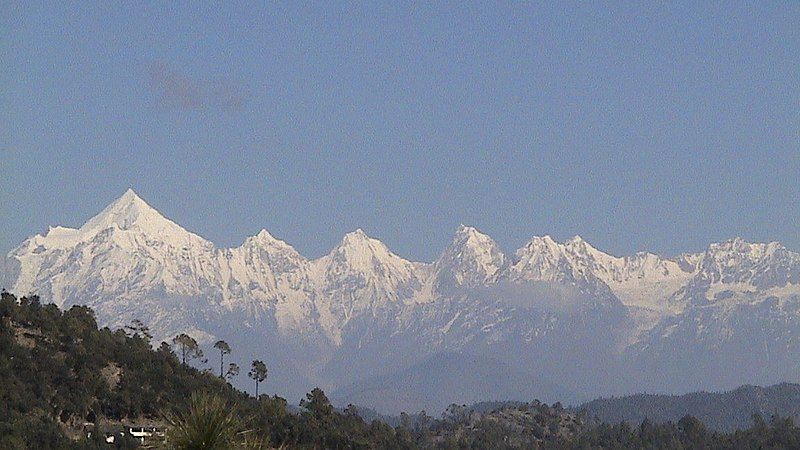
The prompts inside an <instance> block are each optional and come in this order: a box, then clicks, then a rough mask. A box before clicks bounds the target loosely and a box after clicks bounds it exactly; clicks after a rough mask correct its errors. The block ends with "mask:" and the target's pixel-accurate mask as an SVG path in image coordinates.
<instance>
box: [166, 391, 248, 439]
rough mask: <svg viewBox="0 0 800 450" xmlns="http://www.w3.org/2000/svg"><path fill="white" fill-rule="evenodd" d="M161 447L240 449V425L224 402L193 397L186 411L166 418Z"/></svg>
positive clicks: (210, 396) (197, 394)
mask: <svg viewBox="0 0 800 450" xmlns="http://www.w3.org/2000/svg"><path fill="white" fill-rule="evenodd" d="M166 420H167V423H168V428H167V432H166V436H165V440H164V447H165V448H168V449H174V450H228V449H232V448H241V447H242V442H243V440H244V439H242V435H241V432H242V430H241V426H242V425H241V422H240V421H239V418H238V417H237V416H236V413H235V411H234V410H233V408H230V407H229V406H228V405H226V404H225V401H224V400H223V399H222V398H220V397H218V396H216V395H210V394H206V393H195V394H192V396H191V398H190V399H189V407H188V409H186V411H183V412H178V413H174V414H170V415H168V416H167V417H166Z"/></svg>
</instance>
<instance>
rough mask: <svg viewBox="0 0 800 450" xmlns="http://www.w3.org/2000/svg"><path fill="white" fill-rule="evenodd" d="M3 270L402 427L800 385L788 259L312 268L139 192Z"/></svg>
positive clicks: (468, 248) (340, 257) (457, 257)
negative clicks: (227, 242)
mask: <svg viewBox="0 0 800 450" xmlns="http://www.w3.org/2000/svg"><path fill="white" fill-rule="evenodd" d="M3 266H4V270H3V273H2V274H0V281H3V283H4V284H3V287H5V288H6V289H7V290H9V291H10V292H13V293H16V294H18V295H25V294H38V295H39V296H40V297H41V298H42V299H43V300H45V301H51V302H54V303H56V304H57V305H59V306H60V307H62V308H68V307H70V306H71V305H75V304H85V305H89V306H91V307H92V308H93V309H94V310H95V311H96V313H97V316H98V322H99V323H100V324H101V325H106V326H110V327H121V326H124V325H126V324H128V323H130V321H132V320H134V319H139V320H142V321H143V322H144V323H145V324H147V325H148V326H149V327H150V328H151V330H152V332H153V334H154V337H155V340H156V342H160V341H161V340H168V339H170V338H171V337H172V336H174V335H175V334H177V333H180V332H187V333H189V334H191V335H193V336H194V337H195V338H197V339H198V340H199V341H200V342H201V343H204V344H206V345H208V344H209V343H213V341H214V340H216V339H226V340H227V341H229V342H231V343H232V345H233V346H234V349H235V352H236V353H235V355H237V356H238V357H239V359H240V360H241V361H243V362H244V361H246V360H248V359H249V358H253V357H259V358H261V359H265V360H267V361H271V365H272V369H271V373H272V374H273V375H271V376H272V377H273V383H274V384H273V388H274V390H276V391H278V392H280V393H283V394H285V395H288V396H295V397H296V396H299V395H300V394H301V393H302V392H304V391H307V390H309V389H310V386H311V385H312V384H314V385H321V386H322V387H324V388H325V389H328V390H333V391H334V392H335V395H334V396H335V397H336V398H339V399H340V400H342V401H352V402H354V403H359V404H364V405H367V406H375V407H377V408H378V409H381V410H383V411H387V412H396V411H399V410H401V409H407V410H409V409H410V410H415V409H420V408H428V409H436V408H440V407H442V406H444V405H446V404H447V403H449V402H450V401H454V402H467V401H473V400H491V399H512V398H513V399H528V398H529V397H533V396H535V397H540V398H544V399H556V398H555V397H559V398H558V399H559V400H562V401H563V400H567V401H569V400H580V399H582V398H586V397H589V396H596V395H608V394H619V393H626V392H634V391H640V390H650V391H665V392H678V391H688V390H694V389H721V388H728V387H732V386H735V385H739V384H743V383H768V382H777V381H795V380H797V379H798V376H797V375H796V374H798V373H800V372H798V369H800V343H799V342H798V337H800V254H798V253H795V252H792V251H790V250H787V249H786V248H785V247H783V246H781V245H780V244H779V243H776V242H772V243H768V244H753V243H747V242H744V241H743V240H742V239H738V238H736V239H732V240H729V241H726V242H723V243H715V244H711V245H710V246H709V247H708V249H707V250H706V251H705V252H703V253H693V254H683V255H680V256H678V257H675V258H667V257H662V256H659V255H655V254H652V253H637V254H635V255H632V256H626V257H616V256H612V255H609V254H606V253H604V252H602V251H600V250H597V249H596V248H594V247H593V246H592V245H590V244H589V243H588V242H586V241H584V240H583V239H582V238H580V237H579V236H576V237H574V238H572V239H570V240H568V241H566V242H556V241H555V240H553V239H552V238H550V237H549V236H543V237H533V238H532V239H531V240H530V241H529V242H528V243H526V244H525V245H524V246H523V247H522V248H520V249H519V250H517V251H516V252H515V253H514V255H513V256H508V255H505V254H504V253H503V252H502V251H501V249H500V248H499V246H498V245H497V244H496V243H495V242H494V241H493V240H492V239H491V238H490V237H489V236H487V235H485V234H483V233H481V232H479V231H478V230H476V229H474V228H471V227H466V226H461V227H459V229H458V230H457V231H456V233H455V235H454V237H453V240H452V242H451V244H450V245H449V246H448V247H447V248H446V249H444V251H443V252H442V253H441V256H440V257H439V258H438V259H437V260H436V261H434V262H432V263H422V262H412V261H407V260H405V259H403V258H402V257H400V256H398V255H396V254H394V253H392V251H391V250H390V249H388V248H387V247H386V245H384V244H383V243H381V242H380V241H378V240H376V239H373V238H370V237H369V236H367V235H366V234H365V233H364V232H363V231H362V230H356V231H354V232H352V233H348V234H347V235H345V236H344V238H343V239H342V241H341V242H340V243H339V245H337V246H336V247H335V248H334V249H333V250H331V252H330V253H329V254H327V255H325V256H323V257H321V258H318V259H313V260H310V259H307V258H305V257H304V256H302V255H301V254H299V253H298V252H297V251H296V250H295V249H294V248H292V247H291V246H290V245H289V244H287V243H286V242H283V241H281V240H279V239H277V238H275V237H273V236H272V235H270V233H269V232H267V231H266V230H262V231H261V232H259V233H258V234H257V235H255V236H253V237H250V238H247V239H246V240H245V242H244V243H243V244H242V245H241V246H239V247H236V248H218V247H216V246H215V245H214V244H213V243H211V242H209V241H207V240H205V239H203V238H202V237H200V236H198V235H196V234H193V233H191V232H189V231H186V230H185V229H183V228H181V227H180V226H179V225H177V224H175V223H174V222H172V221H170V220H169V219H167V218H165V217H164V216H163V215H161V214H160V213H159V212H158V211H156V210H155V209H153V208H152V207H150V206H149V205H148V204H147V203H146V202H145V201H144V200H142V199H141V198H139V196H137V195H136V193H134V192H133V191H132V190H128V191H127V192H125V194H124V195H123V196H122V197H120V198H119V199H118V200H116V201H114V202H113V203H112V204H110V205H109V206H108V207H107V208H106V209H104V210H103V211H102V212H101V213H99V214H98V215H97V216H95V217H93V218H91V219H90V220H89V221H88V222H86V223H85V224H84V225H83V226H81V227H80V228H77V229H73V228H65V227H54V228H50V229H49V231H48V232H47V233H45V234H44V235H36V236H33V237H31V238H29V239H27V240H26V241H25V242H23V243H22V244H21V245H20V246H19V247H17V248H16V249H14V250H12V251H11V252H10V253H9V254H8V256H7V258H6V260H5V261H4V264H3ZM454 355H455V356H454ZM466 361H468V362H469V364H466V363H464V362H466ZM453 385H455V386H456V388H455V390H454V389H453V387H452V386H453ZM444 387H447V389H443V388H444ZM438 392H446V393H447V395H449V396H454V397H456V398H448V399H445V398H439V397H437V395H436V394H437V393H438ZM564 397H567V398H564Z"/></svg>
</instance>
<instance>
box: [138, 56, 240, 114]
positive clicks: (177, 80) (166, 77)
mask: <svg viewBox="0 0 800 450" xmlns="http://www.w3.org/2000/svg"><path fill="white" fill-rule="evenodd" d="M149 72H150V80H149V81H150V89H152V91H153V93H154V94H155V95H156V96H157V97H158V100H159V101H160V102H161V103H162V104H163V105H164V106H166V107H168V108H172V109H182V110H203V109H217V110H226V111H237V110H240V109H242V108H243V107H244V105H245V103H247V100H248V98H249V97H250V93H249V91H248V89H247V88H246V86H244V84H242V83H236V82H234V81H231V80H229V79H224V78H220V79H214V80H210V79H204V78H199V77H193V76H191V75H188V74H185V73H182V72H181V71H179V70H177V69H176V68H174V67H173V66H172V65H170V64H169V63H167V62H164V61H156V62H154V63H152V64H150V71H149Z"/></svg>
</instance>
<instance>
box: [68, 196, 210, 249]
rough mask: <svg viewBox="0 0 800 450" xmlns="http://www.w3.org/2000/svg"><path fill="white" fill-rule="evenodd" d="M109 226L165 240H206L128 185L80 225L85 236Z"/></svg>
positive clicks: (81, 234)
mask: <svg viewBox="0 0 800 450" xmlns="http://www.w3.org/2000/svg"><path fill="white" fill-rule="evenodd" d="M109 228H118V229H120V230H135V231H138V232H140V233H142V234H144V235H147V236H150V237H152V238H154V239H158V240H160V241H163V242H169V243H173V244H175V245H184V244H186V243H187V242H188V241H198V240H199V241H204V240H203V239H202V238H200V237H199V236H197V235H195V234H192V233H190V232H188V231H186V230H185V229H183V228H182V227H181V226H179V225H178V224H176V223H175V222H173V221H171V220H169V219H167V218H166V217H164V216H163V215H162V214H161V213H160V212H158V211H156V209H155V208H153V207H152V206H150V205H148V204H147V202H145V201H144V200H142V198H141V197H139V196H138V195H137V194H136V192H134V191H133V189H128V190H127V191H125V193H124V194H122V196H121V197H120V198H118V199H117V200H115V201H113V202H112V203H111V204H110V205H108V206H107V207H106V208H105V209H104V210H103V211H101V212H100V213H99V214H97V215H96V216H94V217H92V218H91V219H89V221H88V222H86V223H85V224H84V225H83V226H82V227H81V228H80V229H79V232H80V238H81V239H82V240H85V239H87V238H91V237H92V236H94V235H96V234H97V233H99V232H101V231H104V230H107V229H109Z"/></svg>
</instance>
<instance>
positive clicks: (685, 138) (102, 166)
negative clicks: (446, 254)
mask: <svg viewBox="0 0 800 450" xmlns="http://www.w3.org/2000/svg"><path fill="white" fill-rule="evenodd" d="M32 3H33V2H28V1H25V2H19V3H16V2H9V1H8V0H5V1H0V62H1V63H2V64H0V67H1V68H0V168H2V176H1V177H0V213H2V217H3V224H2V226H1V227H0V250H3V251H6V250H8V249H10V248H12V247H13V246H15V245H17V244H18V243H19V242H21V241H22V240H23V239H24V238H25V237H26V236H28V235H30V234H34V233H38V232H42V231H44V230H45V229H46V227H47V226H48V225H56V224H62V225H67V226H78V225H80V224H82V223H83V222H84V221H85V220H86V219H88V218H89V217H91V216H92V215H94V214H96V213H97V212H98V211H100V210H101V209H102V208H103V207H104V206H105V205H106V204H108V203H109V202H111V201H112V200H114V199H115V198H117V197H119V196H120V195H122V193H123V192H124V191H125V190H126V189H127V188H128V187H132V188H133V189H134V190H136V191H137V192H138V193H139V194H140V195H141V196H142V197H143V198H144V199H145V200H146V201H148V202H149V203H150V204H151V205H153V206H154V207H156V208H157V209H159V210H160V211H161V212H163V213H164V214H165V215H166V216H167V217H169V218H171V219H173V220H175V221H177V222H178V223H180V224H181V225H183V226H184V227H186V228H188V229H189V230H192V231H194V232H197V233H199V234H200V235H202V236H204V237H206V238H208V239H210V240H212V241H213V242H215V243H216V244H218V245H221V246H231V245H239V244H240V243H241V242H242V241H243V240H244V238H245V237H246V236H248V235H252V234H255V233H256V232H258V230H259V229H261V228H267V229H268V230H270V231H271V232H272V233H273V234H274V235H276V236H278V237H280V238H282V239H284V240H286V241H288V242H289V243H290V244H292V245H294V246H295V247H296V248H297V249H298V250H299V251H301V252H302V253H304V254H306V255H307V256H317V255H320V254H322V253H324V252H327V251H328V250H329V249H330V248H331V247H333V246H334V245H335V244H336V243H337V242H338V241H339V240H340V239H341V236H342V234H344V233H345V232H347V231H350V230H353V229H355V228H358V227H361V228H363V229H364V230H365V231H366V232H367V233H368V234H370V235H372V236H375V237H377V238H380V239H382V240H383V241H384V242H386V243H387V245H389V246H390V247H391V248H392V249H393V250H394V251H395V252H396V253H398V254H400V255H402V256H404V257H407V258H412V259H419V260H431V259H433V258H434V257H435V255H436V254H438V253H439V252H440V251H441V250H442V248H443V247H444V246H445V245H446V244H447V242H448V241H449V240H450V237H451V235H452V233H453V231H454V230H455V228H456V227H457V226H458V224H459V223H462V222H463V223H465V224H470V225H474V226H476V227H478V228H479V229H482V230H483V231H485V232H487V233H489V234H490V235H492V236H493V237H494V238H495V239H496V240H497V241H498V242H499V243H500V245H501V246H502V247H503V248H504V249H506V250H508V251H512V250H513V249H515V248H517V247H518V246H520V245H521V244H523V243H524V242H525V241H526V240H527V239H528V238H529V237H531V236H533V235H542V234H550V235H552V236H554V237H556V238H558V239H566V238H568V237H570V236H572V235H574V234H580V235H582V236H583V237H584V238H586V239H587V240H589V241H590V242H592V243H594V244H595V245H596V246H597V247H598V248H600V249H603V250H606V251H610V252H612V253H615V254H624V253H631V252H634V251H638V250H645V249H647V250H653V251H658V252H665V253H677V252H680V251H683V250H702V249H703V248H704V247H705V246H706V244H707V243H708V242H710V241H718V240H723V239H726V238H728V237H732V236H735V235H741V236H743V237H745V238H747V239H751V240H780V241H783V242H784V243H785V244H786V245H787V246H789V247H790V248H793V249H795V250H800V201H798V200H799V199H800V181H798V180H799V179H800V2H748V3H738V2H697V1H690V2H685V3H679V2H662V3H659V4H657V5H656V4H654V3H655V2H637V3H631V4H625V3H620V2H591V3H592V4H588V5H587V4H584V5H581V6H577V5H572V6H567V5H566V2H550V3H551V4H549V5H544V4H541V5H536V4H527V3H526V4H525V5H522V4H521V3H509V4H498V3H496V2H487V3H485V4H478V3H472V2H453V3H449V4H448V3H443V2H420V3H415V4H411V3H400V2H387V3H383V4H378V3H376V2H355V3H347V4H345V3H339V2H319V3H303V4H300V3H299V2H282V4H279V5H270V6H267V7H264V8H254V7H253V6H252V5H250V4H240V5H234V4H233V3H232V2H224V3H222V2H202V3H201V2H193V3H191V4H184V5H181V6H171V2H169V3H168V2H158V5H156V4H155V3H156V2H151V4H150V5H149V6H142V5H140V3H144V2H130V3H128V4H127V6H128V7H123V6H116V5H117V2H114V5H111V3H112V2H92V3H91V4H86V5H77V4H76V5H63V4H61V3H67V2H58V3H53V4H40V5H36V6H34V5H33V4H32ZM645 4H646V5H645Z"/></svg>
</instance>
